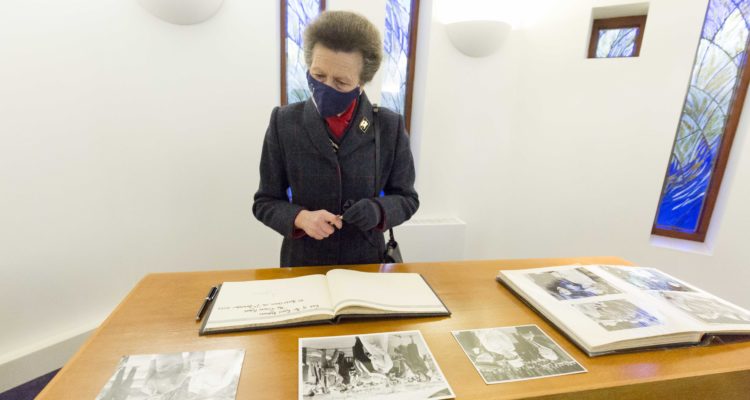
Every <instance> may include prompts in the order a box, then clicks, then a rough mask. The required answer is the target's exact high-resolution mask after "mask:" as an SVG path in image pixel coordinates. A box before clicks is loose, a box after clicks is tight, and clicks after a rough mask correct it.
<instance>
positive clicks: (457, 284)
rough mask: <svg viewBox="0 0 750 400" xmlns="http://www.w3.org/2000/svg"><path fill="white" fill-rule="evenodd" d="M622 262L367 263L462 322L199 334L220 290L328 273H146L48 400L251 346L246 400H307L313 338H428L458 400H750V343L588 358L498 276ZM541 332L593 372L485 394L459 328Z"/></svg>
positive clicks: (88, 395)
mask: <svg viewBox="0 0 750 400" xmlns="http://www.w3.org/2000/svg"><path fill="white" fill-rule="evenodd" d="M575 262H580V263H612V264H616V263H620V264H627V262H626V261H624V260H622V259H619V258H614V257H585V258H565V259H562V258H558V259H528V260H497V261H463V262H450V263H448V262H446V263H413V264H402V265H392V264H388V265H382V266H381V265H368V266H359V267H354V268H356V269H358V270H361V271H381V272H418V273H421V274H422V275H423V276H424V277H425V278H426V279H427V281H429V283H430V284H431V285H432V287H433V288H434V289H435V291H436V292H437V293H438V294H439V295H440V297H441V298H442V299H443V301H444V302H445V303H446V305H447V306H448V308H450V310H451V311H452V312H453V315H452V316H451V317H450V318H418V319H400V320H378V321H364V322H361V321H356V322H354V321H350V322H344V323H342V324H340V325H320V326H307V327H294V328H284V329H272V330H264V331H254V332H243V333H234V334H219V335H208V336H198V325H197V324H196V323H195V322H194V318H195V312H196V310H197V309H198V307H199V306H200V303H201V300H202V298H203V297H204V296H205V295H206V291H207V289H208V288H209V287H210V286H212V285H215V284H217V283H220V282H224V281H238V280H240V281H241V280H253V279H273V278H288V277H293V276H299V275H306V274H311V273H322V272H325V271H326V270H327V269H328V268H321V267H316V268H272V269H258V270H231V271H207V272H187V273H159V274H150V275H147V276H146V277H145V278H143V280H141V281H140V282H139V283H138V284H137V286H136V287H135V288H134V289H133V290H132V291H131V292H130V294H128V296H127V297H126V298H125V300H123V301H122V303H121V304H120V305H119V306H118V307H117V308H116V309H115V310H114V311H113V312H112V314H111V315H110V316H109V317H108V318H107V319H106V320H105V321H104V322H103V323H102V325H101V326H100V327H99V328H98V329H97V330H96V331H95V332H94V334H93V335H92V336H91V338H90V339H89V340H88V341H87V342H86V344H85V345H84V346H83V347H82V348H81V349H80V350H79V351H78V353H77V354H76V355H75V356H74V357H73V358H72V359H71V360H70V361H69V362H68V364H67V365H65V367H64V368H63V369H62V370H61V371H60V372H59V373H58V374H57V376H55V378H54V379H53V380H52V381H51V382H50V384H49V385H48V386H47V387H46V388H45V389H44V391H43V392H42V393H41V394H40V395H39V397H38V399H76V400H80V399H93V398H95V397H96V395H97V394H98V393H99V391H100V390H101V389H102V387H103V386H104V384H105V383H106V382H107V380H108V379H109V377H110V375H112V373H113V371H114V370H115V366H116V365H117V363H118V361H119V359H120V357H121V356H123V355H127V354H148V353H170V352H181V351H196V350H212V349H232V348H244V349H245V350H246V353H245V361H244V365H243V367H242V374H241V376H240V382H239V388H238V392H237V399H274V400H276V399H296V398H297V368H298V367H297V357H298V355H297V340H298V339H299V338H302V337H314V336H333V335H345V334H364V333H375V332H388V331H399V330H413V329H418V330H420V331H422V334H423V335H424V337H425V340H426V341H427V344H428V346H429V347H430V349H431V350H432V352H433V354H434V356H435V359H436V360H437V362H438V364H439V365H440V367H441V368H442V370H443V373H444V374H445V376H446V378H447V379H448V382H449V383H450V384H451V386H452V387H453V390H454V391H455V393H456V396H457V398H458V399H511V398H564V399H576V400H580V399H594V398H610V399H642V398H664V399H684V398H700V399H704V398H706V399H708V398H711V399H714V398H716V399H718V398H722V399H726V398H732V399H749V398H750V342H744V343H733V344H723V345H717V346H709V347H692V348H682V349H671V350H657V351H650V352H642V353H631V354H620V355H609V356H602V357H597V358H589V357H587V356H586V355H584V354H583V353H582V352H581V351H580V350H578V349H577V348H576V347H575V346H574V345H573V344H572V343H570V342H569V341H568V340H566V339H565V338H564V337H563V336H562V335H561V334H560V333H559V332H558V331H557V330H555V329H554V328H553V327H552V326H550V325H549V324H548V323H547V322H545V321H544V320H543V319H541V318H540V317H539V316H538V315H537V314H535V313H534V312H533V311H531V310H530V309H529V308H527V307H526V306H524V305H523V303H521V302H520V301H519V300H518V299H517V298H516V297H514V296H513V295H512V294H511V293H510V292H508V290H506V289H505V288H504V287H503V286H502V285H500V284H498V283H497V282H495V275H496V273H497V271H498V270H499V269H515V268H531V267H542V266H549V265H561V264H568V263H575ZM523 324H537V325H538V326H539V327H540V328H542V330H544V331H545V332H547V334H549V335H550V336H551V337H552V338H553V339H554V340H555V341H557V342H558V343H559V344H561V345H562V347H563V348H564V349H565V350H566V351H568V352H569V353H570V354H571V355H572V356H573V357H575V358H576V359H577V360H578V361H579V362H581V363H582V364H583V365H584V366H585V367H586V368H587V369H588V371H589V372H588V373H584V374H576V375H566V376H559V377H553V378H545V379H534V380H527V381H520V382H510V383H503V384H496V385H486V384H485V383H484V382H483V381H482V378H481V377H480V376H479V374H478V373H477V371H476V370H475V369H474V367H473V366H472V364H471V362H470V361H469V359H468V358H467V357H466V355H464V353H463V351H462V350H461V348H460V347H459V345H458V343H457V342H456V341H455V339H454V338H453V336H452V335H451V331H452V330H457V329H473V328H488V327H498V326H510V325H523Z"/></svg>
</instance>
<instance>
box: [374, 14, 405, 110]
mask: <svg viewBox="0 0 750 400" xmlns="http://www.w3.org/2000/svg"><path fill="white" fill-rule="evenodd" d="M411 3H412V2H411V0H386V6H385V31H384V32H383V50H384V54H383V55H384V60H383V67H384V70H383V83H382V88H381V103H382V105H383V106H385V107H388V108H390V109H391V110H394V111H396V112H398V113H400V114H403V115H406V106H407V104H406V93H407V85H408V82H409V78H410V77H409V62H410V57H409V56H410V54H411V50H412V49H411V43H410V38H411V26H412V23H411V22H412V4H411Z"/></svg>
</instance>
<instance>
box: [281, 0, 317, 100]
mask: <svg viewBox="0 0 750 400" xmlns="http://www.w3.org/2000/svg"><path fill="white" fill-rule="evenodd" d="M318 14H320V0H286V98H287V103H295V102H298V101H305V100H307V98H308V97H310V90H309V89H308V88H307V77H306V74H305V73H306V71H307V65H306V64H305V52H304V50H303V47H302V39H303V38H302V36H303V33H304V31H305V27H307V25H308V24H309V23H310V22H311V21H312V20H313V19H315V17H317V16H318Z"/></svg>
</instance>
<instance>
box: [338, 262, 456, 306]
mask: <svg viewBox="0 0 750 400" xmlns="http://www.w3.org/2000/svg"><path fill="white" fill-rule="evenodd" d="M326 275H327V276H328V287H329V289H330V291H331V299H332V300H333V308H334V309H335V311H336V313H337V314H338V313H339V311H340V310H342V313H346V310H343V309H344V308H346V307H367V308H370V309H375V310H383V311H391V312H403V313H448V310H447V309H446V308H445V306H443V303H442V302H441V301H440V299H439V298H438V297H437V295H435V293H434V292H433V291H432V289H431V288H430V287H429V286H428V285H427V283H426V282H425V281H424V279H422V276H421V275H419V274H413V273H377V272H359V271H352V270H346V269H334V270H331V271H328V273H327V274H326ZM359 311H361V310H357V311H356V312H357V313H360V312H359ZM354 312H355V311H352V312H350V314H351V313H354Z"/></svg>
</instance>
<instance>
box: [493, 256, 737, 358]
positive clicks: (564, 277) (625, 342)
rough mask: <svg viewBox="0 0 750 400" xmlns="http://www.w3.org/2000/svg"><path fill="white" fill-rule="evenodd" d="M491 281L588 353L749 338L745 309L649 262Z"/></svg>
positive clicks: (509, 274)
mask: <svg viewBox="0 0 750 400" xmlns="http://www.w3.org/2000/svg"><path fill="white" fill-rule="evenodd" d="M497 280H498V281H499V282H501V283H503V284H504V285H505V286H507V287H508V288H509V289H510V290H511V291H513V292H514V293H515V294H516V295H517V296H519V297H520V298H521V299H522V300H523V301H524V302H526V303H527V304H528V305H529V306H530V307H531V308H533V309H534V310H535V311H537V312H538V313H540V314H541V315H542V316H543V317H545V318H546V319H547V320H549V321H550V322H551V323H552V324H554V325H555V326H556V327H557V328H558V329H560V330H561V331H562V332H563V333H564V334H565V335H567V336H568V338H570V339H571V340H572V341H573V342H574V343H575V344H576V345H577V346H578V347H579V348H580V349H581V350H583V351H584V352H586V353H587V354H588V355H589V356H597V355H602V354H607V353H614V352H621V351H635V350H644V349H648V348H655V347H668V346H687V345H699V344H708V343H710V342H712V341H715V340H717V339H718V340H717V341H721V340H725V339H730V338H734V339H748V338H750V312H748V311H747V310H745V309H743V308H741V307H739V306H737V305H734V304H732V303H730V302H728V301H725V300H723V299H720V298H719V297H716V296H714V295H712V294H710V293H707V292H705V291H703V290H700V289H698V288H697V287H695V286H693V285H690V284H688V283H685V282H683V281H681V280H679V279H677V278H674V277H672V276H670V275H667V274H666V273H664V272H661V271H659V270H657V269H654V268H644V267H629V266H622V265H565V266H557V267H547V268H534V269H525V270H503V271H500V272H499V273H498V276H497ZM738 336H742V337H738Z"/></svg>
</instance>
